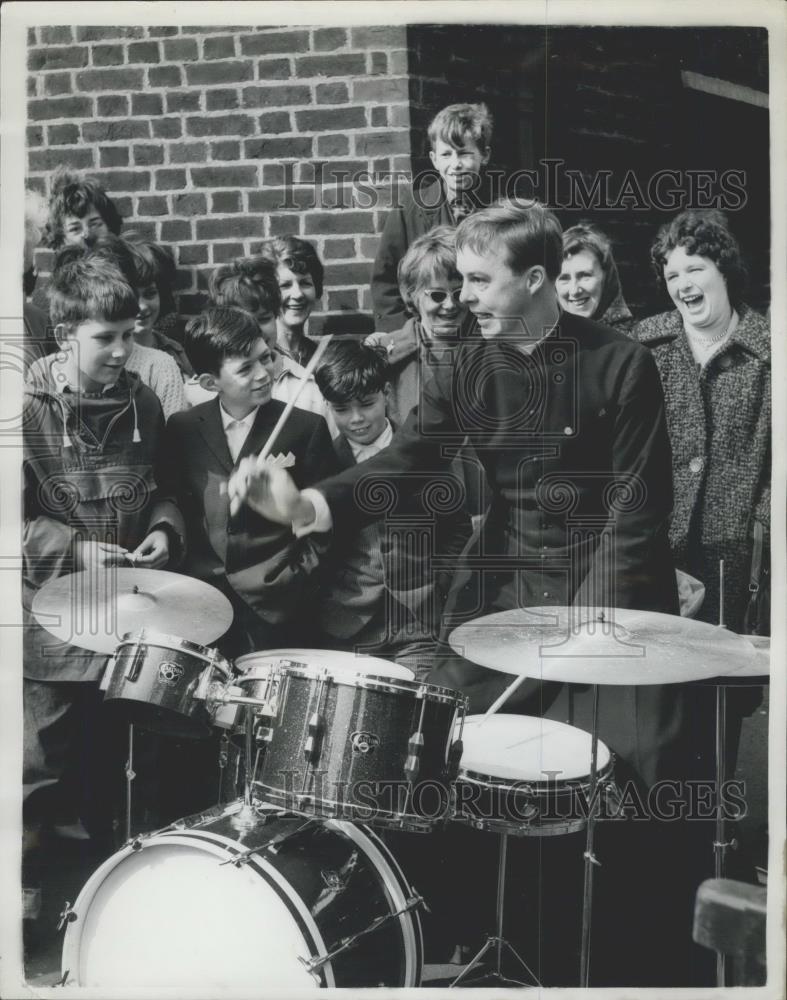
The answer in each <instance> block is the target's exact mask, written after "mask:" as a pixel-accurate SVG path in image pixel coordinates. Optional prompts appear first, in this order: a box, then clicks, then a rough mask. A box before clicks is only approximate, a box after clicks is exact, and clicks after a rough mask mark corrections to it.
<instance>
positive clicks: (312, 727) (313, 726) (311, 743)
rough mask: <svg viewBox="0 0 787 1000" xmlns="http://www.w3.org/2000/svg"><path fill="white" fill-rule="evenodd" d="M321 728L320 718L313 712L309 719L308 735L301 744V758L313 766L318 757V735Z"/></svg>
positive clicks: (321, 721)
mask: <svg viewBox="0 0 787 1000" xmlns="http://www.w3.org/2000/svg"><path fill="white" fill-rule="evenodd" d="M322 727H323V720H322V716H321V715H320V714H319V712H315V713H314V715H312V717H311V718H310V719H309V735H308V736H307V737H306V741H305V742H304V744H303V756H304V758H305V760H306V762H307V763H309V764H313V763H314V762H315V761H316V760H317V758H318V757H319V756H320V735H321V730H322Z"/></svg>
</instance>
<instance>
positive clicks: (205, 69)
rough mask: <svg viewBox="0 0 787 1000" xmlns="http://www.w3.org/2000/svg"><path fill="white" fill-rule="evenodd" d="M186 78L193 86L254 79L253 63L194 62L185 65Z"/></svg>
mask: <svg viewBox="0 0 787 1000" xmlns="http://www.w3.org/2000/svg"><path fill="white" fill-rule="evenodd" d="M186 79H187V80H188V82H189V84H191V85H192V86H194V85H195V84H197V85H200V86H202V85H205V84H207V85H208V86H210V85H212V84H214V83H245V82H246V81H247V80H253V79H254V64H253V63H252V62H251V61H250V60H248V59H247V60H234V61H232V62H230V61H222V62H208V63H195V64H194V65H193V66H187V67H186Z"/></svg>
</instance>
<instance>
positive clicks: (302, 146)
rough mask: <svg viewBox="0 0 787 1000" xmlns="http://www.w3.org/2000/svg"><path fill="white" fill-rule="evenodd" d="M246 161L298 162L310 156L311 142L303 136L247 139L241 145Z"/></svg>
mask: <svg viewBox="0 0 787 1000" xmlns="http://www.w3.org/2000/svg"><path fill="white" fill-rule="evenodd" d="M243 154H244V156H245V158H246V159H247V160H284V159H296V160H300V159H303V158H304V157H307V156H311V155H312V140H311V139H308V138H306V137H304V136H292V137H290V138H286V139H247V140H246V142H245V143H244V144H243Z"/></svg>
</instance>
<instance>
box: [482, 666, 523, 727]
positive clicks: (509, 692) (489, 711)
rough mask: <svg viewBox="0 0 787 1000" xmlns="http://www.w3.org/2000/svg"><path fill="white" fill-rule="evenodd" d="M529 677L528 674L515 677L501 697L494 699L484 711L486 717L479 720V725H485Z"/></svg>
mask: <svg viewBox="0 0 787 1000" xmlns="http://www.w3.org/2000/svg"><path fill="white" fill-rule="evenodd" d="M527 678H528V675H527V674H520V675H519V676H518V677H515V678H514V679H513V681H512V682H511V683H510V684H509V685H508V687H507V688H506V689H505V691H504V692H503V693H502V694H501V695H500V697H499V698H497V699H496V700H495V701H493V702H492V704H491V705H490V706H489V708H488V709H487V710H486V711H485V712H484V717H483V719H481V721H480V722H479V726H483V724H484V723H485V722H486V720H487V719H488V718H489V716H490V715H494V714H495V712H496V711H497V710H498V708H500V706H501V705H503V704H504V703H505V702H506V701H507V700H508V699H509V697H510V696H511V695H512V694H513V693H514V691H516V689H517V688H518V687H519V685H520V684H521V683H522V682H523V681H526V680H527Z"/></svg>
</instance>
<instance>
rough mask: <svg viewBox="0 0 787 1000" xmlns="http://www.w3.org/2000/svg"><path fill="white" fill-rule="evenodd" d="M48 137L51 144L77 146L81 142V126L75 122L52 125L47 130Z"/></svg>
mask: <svg viewBox="0 0 787 1000" xmlns="http://www.w3.org/2000/svg"><path fill="white" fill-rule="evenodd" d="M46 139H47V143H48V144H49V145H50V146H75V145H76V144H77V143H78V142H79V126H78V125H74V124H73V122H69V123H68V124H67V125H50V126H49V127H48V128H47V130H46Z"/></svg>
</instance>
